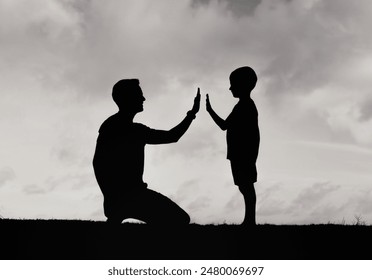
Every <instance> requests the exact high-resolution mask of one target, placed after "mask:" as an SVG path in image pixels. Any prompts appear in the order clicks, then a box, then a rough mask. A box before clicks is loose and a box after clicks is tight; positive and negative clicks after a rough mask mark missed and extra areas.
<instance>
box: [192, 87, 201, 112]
mask: <svg viewBox="0 0 372 280" xmlns="http://www.w3.org/2000/svg"><path fill="white" fill-rule="evenodd" d="M199 108H200V88H198V92H197V93H196V96H195V98H194V105H193V106H192V109H191V112H192V113H193V114H194V115H196V113H197V112H199Z"/></svg>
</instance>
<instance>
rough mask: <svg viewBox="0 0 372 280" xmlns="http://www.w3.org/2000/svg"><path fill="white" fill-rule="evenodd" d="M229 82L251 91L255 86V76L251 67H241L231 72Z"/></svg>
mask: <svg viewBox="0 0 372 280" xmlns="http://www.w3.org/2000/svg"><path fill="white" fill-rule="evenodd" d="M230 81H233V82H234V83H235V84H237V85H238V86H240V87H243V88H246V89H247V90H252V89H254V87H255V86H256V83H257V75H256V72H254V70H253V69H252V68H251V67H249V66H243V67H240V68H237V69H235V70H234V71H232V72H231V74H230Z"/></svg>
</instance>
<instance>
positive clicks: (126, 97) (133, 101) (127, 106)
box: [112, 79, 146, 113]
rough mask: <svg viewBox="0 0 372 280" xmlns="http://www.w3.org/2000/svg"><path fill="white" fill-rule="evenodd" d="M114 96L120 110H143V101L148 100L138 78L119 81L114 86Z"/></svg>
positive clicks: (135, 111)
mask: <svg viewBox="0 0 372 280" xmlns="http://www.w3.org/2000/svg"><path fill="white" fill-rule="evenodd" d="M112 98H113V99H114V101H115V103H116V105H118V107H119V109H120V110H125V111H133V112H134V113H138V112H141V111H143V102H144V101H145V100H146V99H145V97H144V96H143V93H142V89H141V87H140V85H139V80H138V79H124V80H120V81H118V82H117V83H116V84H115V85H114V87H113V88H112Z"/></svg>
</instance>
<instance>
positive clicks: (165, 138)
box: [146, 88, 200, 144]
mask: <svg viewBox="0 0 372 280" xmlns="http://www.w3.org/2000/svg"><path fill="white" fill-rule="evenodd" d="M199 107H200V89H199V88H198V92H197V94H196V97H195V99H194V105H193V107H192V109H191V110H190V111H188V112H187V115H186V117H185V118H184V119H183V120H182V121H181V122H180V123H179V124H178V125H176V126H175V127H173V128H172V129H170V130H168V131H166V130H151V133H150V134H149V135H148V139H147V141H146V142H147V144H168V143H174V142H177V141H178V140H179V139H180V138H181V137H182V135H183V134H184V133H185V132H186V131H187V129H188V128H189V127H190V124H191V123H192V121H193V120H194V119H195V117H196V113H198V111H199Z"/></svg>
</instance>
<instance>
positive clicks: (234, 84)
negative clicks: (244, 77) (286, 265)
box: [229, 78, 249, 98]
mask: <svg viewBox="0 0 372 280" xmlns="http://www.w3.org/2000/svg"><path fill="white" fill-rule="evenodd" d="M229 90H230V91H231V93H232V95H233V96H234V97H235V98H240V97H241V96H243V95H244V94H249V93H247V92H246V90H245V89H244V86H242V84H241V83H239V82H238V81H236V80H234V79H232V78H230V88H229Z"/></svg>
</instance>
